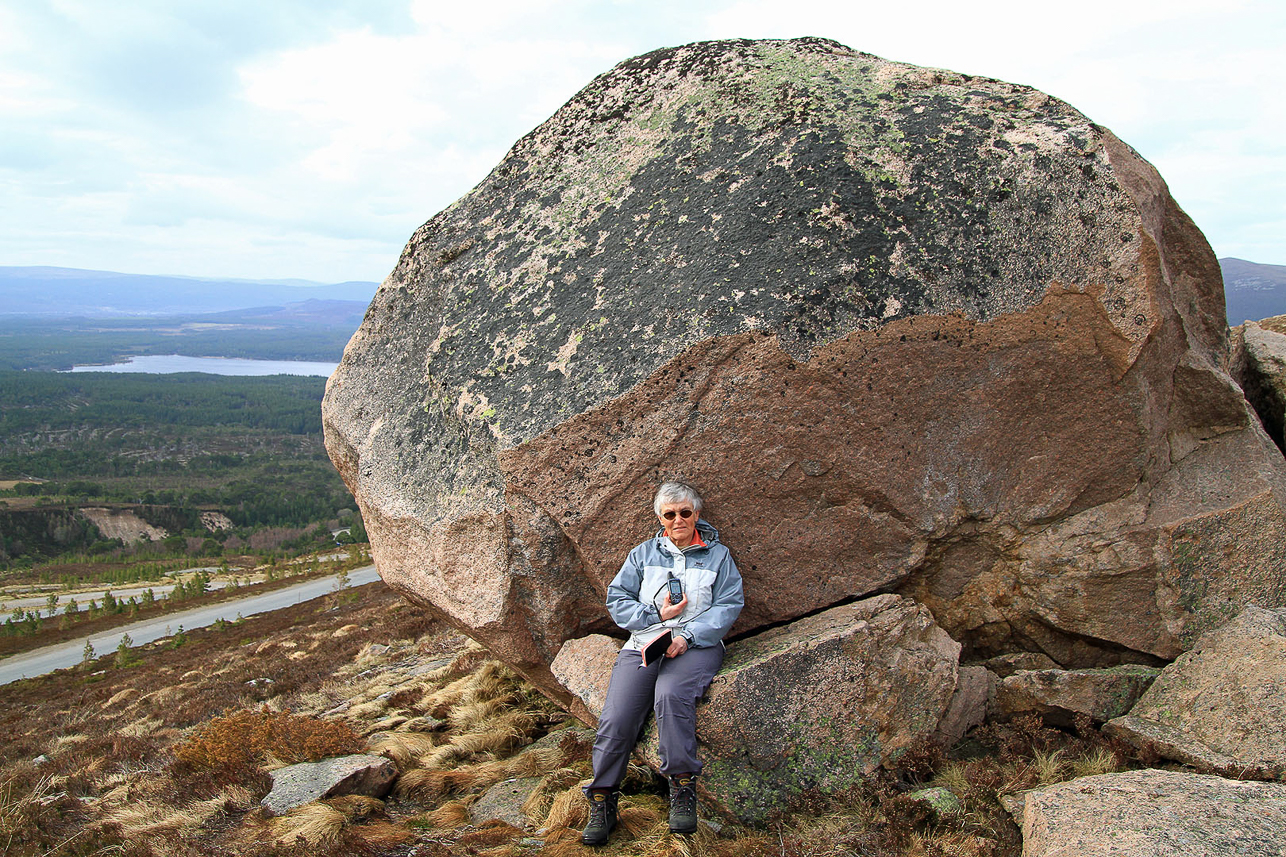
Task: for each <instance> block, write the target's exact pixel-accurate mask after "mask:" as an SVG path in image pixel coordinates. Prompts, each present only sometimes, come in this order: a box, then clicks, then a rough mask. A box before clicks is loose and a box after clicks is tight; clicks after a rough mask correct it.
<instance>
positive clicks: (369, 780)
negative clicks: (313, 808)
mask: <svg viewBox="0 0 1286 857" xmlns="http://www.w3.org/2000/svg"><path fill="white" fill-rule="evenodd" d="M270 776H271V777H272V791H271V792H269V793H268V795H267V797H265V798H264V799H263V800H261V801H260V802H259V804H260V805H261V806H262V807H264V808H265V809H266V810H267V811H268V813H269V814H270V815H280V814H281V813H283V812H286V811H287V810H289V809H293V808H294V807H297V806H301V805H302V804H306V803H311V802H312V801H315V800H321V799H323V798H328V797H338V796H340V795H350V794H356V795H366V796H368V797H374V798H382V797H384V796H385V795H386V794H388V792H389V789H390V788H392V787H393V781H394V780H395V779H396V778H397V768H396V767H395V766H394V765H393V763H392V762H391V761H389V760H388V759H386V758H384V757H383V756H369V755H361V754H357V755H351V756H337V757H335V758H331V759H323V760H322V761H320V762H304V763H302V764H298V765H290V766H289V767H285V768H279V769H278V770H275V771H273V772H272V773H271V774H270Z"/></svg>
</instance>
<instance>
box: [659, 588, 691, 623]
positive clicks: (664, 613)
mask: <svg viewBox="0 0 1286 857" xmlns="http://www.w3.org/2000/svg"><path fill="white" fill-rule="evenodd" d="M687 606H688V593H686V592H685V593H683V600H682V601H680V602H679V603H678V604H671V603H670V593H668V592H667V593H665V603H664V604H662V605H661V621H662V622H668V621H669V620H671V619H673V618H674V617H675V616H678V615H679V614H680V613H682V612H683V608H684V607H687Z"/></svg>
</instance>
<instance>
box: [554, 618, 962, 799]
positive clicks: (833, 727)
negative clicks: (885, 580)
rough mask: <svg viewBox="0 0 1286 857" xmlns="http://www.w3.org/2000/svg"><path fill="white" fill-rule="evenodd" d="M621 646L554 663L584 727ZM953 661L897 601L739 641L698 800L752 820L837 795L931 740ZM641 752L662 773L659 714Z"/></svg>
mask: <svg viewBox="0 0 1286 857" xmlns="http://www.w3.org/2000/svg"><path fill="white" fill-rule="evenodd" d="M619 648H620V646H619V644H617V643H614V641H612V640H610V638H607V637H603V636H601V635H594V636H591V637H588V638H586V639H585V640H584V641H581V640H573V641H570V642H568V643H567V644H566V645H565V646H564V647H563V651H562V652H560V653H559V656H558V657H557V658H556V659H555V660H554V672H555V674H556V675H557V676H558V677H559V678H560V679H561V680H563V681H564V683H565V684H566V685H567V686H569V687H572V688H574V689H575V691H576V692H577V694H578V699H579V701H580V702H581V703H582V705H583V708H580V709H578V710H580V711H582V712H588V714H589V715H590V718H592V719H589V718H587V722H591V723H592V722H595V721H596V719H597V717H598V714H599V713H600V712H601V711H602V705H603V700H604V699H605V698H606V694H607V683H608V680H609V679H610V677H611V666H612V663H613V661H614V660H615V656H616V652H617V650H618V649H619ZM591 653H592V654H593V655H594V657H592V658H590V657H589V655H591ZM959 655H960V644H959V643H957V642H955V641H954V640H952V639H951V638H950V637H949V636H947V634H946V632H945V631H943V630H942V629H941V628H940V627H938V625H937V624H936V623H935V622H934V621H933V617H932V616H931V615H930V614H929V611H928V610H926V609H925V608H924V607H923V606H921V605H918V604H916V603H914V602H913V601H911V600H910V599H907V598H902V597H900V596H897V595H878V596H876V597H874V598H868V599H865V600H864V601H860V602H857V603H856V604H849V605H844V606H841V607H834V608H832V609H830V610H826V611H823V612H821V613H818V614H817V615H814V616H809V617H807V618H804V619H800V620H798V621H796V622H791V623H790V624H788V625H785V626H783V627H780V628H773V629H771V630H768V631H764V632H763V633H760V634H756V635H754V636H751V637H747V638H745V639H742V640H738V641H737V642H736V643H733V644H732V645H730V646H729V647H728V655H727V658H726V659H725V660H724V664H723V668H722V669H721V670H720V671H719V674H718V675H717V676H715V679H714V681H713V682H712V683H711V685H710V691H709V692H708V693H707V694H706V699H705V701H704V702H703V703H702V704H701V705H700V706H698V708H697V726H696V729H697V740H698V743H699V745H700V748H701V758H702V761H703V763H704V764H705V772H704V776H703V777H702V778H701V779H699V780H698V788H699V789H700V791H701V795H702V797H703V798H704V799H706V800H707V801H709V802H710V803H711V804H712V805H713V806H714V807H715V808H716V809H718V810H719V811H720V812H721V813H723V814H724V815H726V816H728V817H731V818H735V819H738V820H740V821H742V822H748V823H758V822H762V821H764V820H765V819H766V818H767V817H768V815H769V814H770V813H771V812H773V811H774V810H785V809H788V808H790V807H791V806H792V804H794V803H795V802H797V800H798V799H799V798H800V796H801V795H803V794H804V793H805V792H807V791H810V790H816V791H820V792H823V793H831V792H836V791H841V790H843V789H845V788H848V787H850V786H853V785H856V784H858V783H861V782H862V781H863V780H865V779H866V778H867V777H868V776H870V774H871V773H872V772H873V771H875V769H877V768H879V767H880V766H881V765H890V766H896V763H897V759H898V758H899V757H900V756H901V755H902V753H904V752H905V751H906V750H907V749H908V748H910V747H912V746H914V745H916V744H920V743H924V742H928V741H931V740H933V739H934V737H935V735H936V732H937V730H938V727H939V724H940V723H941V721H942V719H943V716H944V714H945V713H946V712H947V710H948V705H949V704H950V703H951V702H952V699H953V694H955V692H956V688H957V672H958V661H959ZM589 665H592V666H589ZM582 716H583V715H582ZM637 753H638V755H639V757H640V758H642V759H643V761H645V762H647V763H648V764H649V765H651V766H652V767H653V768H654V769H656V770H660V766H661V759H660V755H659V752H658V744H657V736H656V723H655V720H654V719H651V720H649V722H648V726H647V727H646V728H645V729H644V732H643V737H642V738H641V739H640V741H639V745H638V747H637Z"/></svg>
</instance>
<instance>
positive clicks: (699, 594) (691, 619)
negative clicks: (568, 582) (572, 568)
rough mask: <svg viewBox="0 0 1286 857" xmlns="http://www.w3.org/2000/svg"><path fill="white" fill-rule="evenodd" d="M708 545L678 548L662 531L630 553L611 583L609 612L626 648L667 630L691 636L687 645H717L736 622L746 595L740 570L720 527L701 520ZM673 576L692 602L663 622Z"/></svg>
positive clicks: (637, 646) (641, 644)
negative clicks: (626, 636)
mask: <svg viewBox="0 0 1286 857" xmlns="http://www.w3.org/2000/svg"><path fill="white" fill-rule="evenodd" d="M697 533H698V534H699V535H700V536H701V539H702V541H704V542H705V545H704V546H702V545H693V546H690V547H687V548H684V549H682V550H680V549H679V548H678V547H676V546H675V544H674V542H672V541H670V540H669V539H668V538H666V536H665V531H664V530H661V531H660V532H658V533H657V534H656V536H654V537H653V538H650V539H648V540H647V541H645V542H644V543H643V544H641V545H639V546H638V547H636V548H634V550H632V551H630V555H629V556H628V557H626V558H625V564H624V565H622V566H621V570H620V571H619V572H617V574H616V577H614V578H612V582H611V583H610V584H608V586H607V612H608V613H610V614H611V616H612V620H613V621H614V622H616V624H617V625H620V626H621V627H622V628H624V629H625V630H626V631H629V632H630V639H629V641H628V642H627V643H626V644H625V646H624V648H627V649H641V648H643V647H644V646H646V645H647V644H648V643H650V642H651V641H652V640H654V639H656V637H657V636H658V635H660V634H661V633H662V632H663V631H665V630H666V629H669V630H671V631H672V632H673V633H676V634H682V635H683V636H684V637H687V638H688V645H690V646H697V647H704V646H714V645H717V644H718V643H719V642H720V641H721V640H722V639H723V636H724V634H727V633H728V629H729V628H731V627H732V623H733V622H735V621H737V616H738V615H739V614H740V613H741V608H742V607H743V606H745V603H746V600H745V596H744V595H743V594H742V591H741V572H739V571H737V564H736V563H735V562H733V561H732V554H730V553H729V552H728V549H727V548H726V547H724V545H723V544H722V543H721V542H720V541H719V531H718V530H716V529H715V528H714V527H712V526H710V524H708V523H707V522H706V521H705V519H703V518H698V519H697ZM671 574H673V575H674V576H675V577H676V578H678V579H679V581H680V582H681V583H682V584H683V591H684V593H686V594H687V596H688V606H687V607H685V608H683V612H682V613H680V614H679V615H678V616H676V617H675V618H673V619H671V620H669V621H668V622H662V621H661V605H662V604H664V603H665V593H666V583H667V581H668V580H669V577H670V575H671Z"/></svg>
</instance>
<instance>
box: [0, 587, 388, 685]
mask: <svg viewBox="0 0 1286 857" xmlns="http://www.w3.org/2000/svg"><path fill="white" fill-rule="evenodd" d="M378 579H379V572H377V571H376V570H375V566H373V565H368V566H366V567H365V568H359V569H355V570H353V571H350V572H349V573H348V583H349V585H350V586H361V585H362V584H364V583H370V582H371V581H373V580H378ZM334 589H335V578H334V577H322V578H317V579H315V580H309V581H307V582H306V583H298V584H295V585H294V586H288V587H286V588H285V589H278V590H276V591H275V592H265V593H264V594H262V595H252V596H249V597H248V598H237V599H234V600H232V601H225V602H224V603H222V604H213V605H211V606H209V607H196V608H193V609H192V610H184V611H183V612H181V613H170V614H168V615H165V616H161V617H159V618H156V619H148V620H146V621H143V622H135V623H134V624H132V625H125V626H122V627H119V628H114V629H112V630H111V631H105V632H103V633H101V634H97V635H95V636H92V637H90V638H89V642H90V644H91V645H93V647H94V651H95V652H96V653H98V654H100V655H105V654H107V653H108V652H111V651H113V650H114V649H115V648H116V647H117V646H118V645H120V642H121V637H122V636H124V635H125V634H129V635H130V640H132V641H133V644H134V645H135V646H141V645H144V644H145V643H150V642H152V641H153V640H159V639H160V638H162V637H164V636H166V632H167V630H168V631H170V632H173V631H177V630H178V628H179V626H180V625H182V626H183V628H184V629H185V630H191V629H192V628H204V627H205V626H206V625H213V624H214V623H215V622H216V621H217V620H219V619H225V620H227V621H232V620H234V619H236V618H237V614H238V613H240V614H241V615H242V616H253V615H255V614H256V613H269V612H271V611H273V610H281V609H282V608H284V607H290V606H293V605H295V604H298V603H300V602H301V601H311V600H312V599H314V598H319V597H321V596H323V595H326V594H327V593H329V592H333V591H334ZM84 649H85V641H84V640H79V641H75V642H71V643H59V644H58V645H56V646H46V647H45V648H43V649H36V650H35V651H33V652H25V653H23V654H21V655H14V656H13V657H11V658H5V659H4V660H2V661H0V684H8V683H9V682H11V681H17V680H18V679H20V678H33V677H35V676H38V675H44V674H45V673H47V672H53V671H54V670H59V669H64V668H66V667H74V666H75V665H76V664H78V663H80V661H81V657H82V655H83V653H84Z"/></svg>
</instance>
